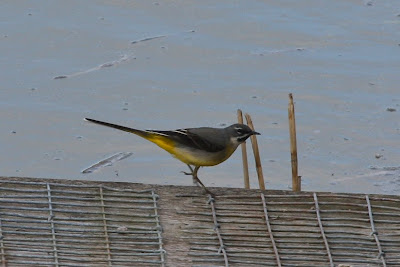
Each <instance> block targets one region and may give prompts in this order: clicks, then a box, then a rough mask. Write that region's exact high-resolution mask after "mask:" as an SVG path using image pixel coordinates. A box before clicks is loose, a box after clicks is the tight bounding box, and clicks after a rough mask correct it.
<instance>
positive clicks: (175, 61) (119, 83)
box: [0, 0, 400, 194]
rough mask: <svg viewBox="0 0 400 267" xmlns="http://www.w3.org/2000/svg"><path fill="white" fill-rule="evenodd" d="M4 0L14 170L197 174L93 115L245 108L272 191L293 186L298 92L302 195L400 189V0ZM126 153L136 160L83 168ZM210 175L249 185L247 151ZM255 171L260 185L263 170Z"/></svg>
mask: <svg viewBox="0 0 400 267" xmlns="http://www.w3.org/2000/svg"><path fill="white" fill-rule="evenodd" d="M0 7H1V8H0V25H1V27H0V50H1V51H2V52H1V54H0V55H1V60H0V66H1V72H0V79H1V87H0V120H1V125H0V129H1V131H0V147H1V152H0V170H1V171H0V175H2V176H34V177H57V178H70V179H89V180H107V181H110V180H112V181H130V182H144V183H159V184H180V185H189V184H191V179H189V177H186V176H184V175H183V174H181V173H179V172H180V171H182V170H186V169H185V168H186V166H185V165H184V164H182V163H181V162H179V161H177V160H174V159H173V158H171V157H170V155H169V154H168V153H166V152H164V151H160V150H159V149H158V148H157V147H156V146H154V145H152V144H151V143H148V142H146V141H145V140H142V139H140V138H138V137H136V136H131V135H129V134H127V133H123V132H118V131H116V130H112V129H107V128H102V127H100V126H96V125H91V124H89V123H87V122H84V121H83V120H82V119H83V118H84V117H90V118H95V119H100V120H106V121H110V122H114V123H119V124H124V125H127V126H132V127H137V128H145V129H147V128H151V129H175V128H181V127H196V126H214V127H222V126H224V125H229V124H231V123H234V122H235V120H236V110H237V109H238V108H241V109H242V110H243V111H244V112H248V113H250V114H251V115H252V117H253V121H254V123H255V126H256V128H257V131H259V132H261V133H262V135H261V136H259V139H258V140H259V145H260V152H261V158H262V164H263V168H264V174H265V176H266V180H267V184H266V185H267V187H268V188H273V189H287V188H288V186H289V185H290V181H291V177H290V175H291V173H290V154H289V137H288V122H287V102H288V93H290V92H292V93H293V94H294V98H295V102H296V119H297V131H298V141H297V142H298V146H299V152H298V153H299V167H300V170H299V173H300V175H302V176H303V189H304V190H316V191H337V192H369V193H390V194H399V193H400V170H399V167H400V150H399V141H400V140H399V139H400V117H399V116H400V91H399V84H400V76H399V70H400V43H399V40H400V38H399V37H400V31H399V27H400V16H399V14H400V2H398V1H347V0H346V1H344V0H343V1H322V2H321V1H311V0H309V1H301V2H299V1H277V2H270V1H268V2H262V1H201V2H199V1H169V2H163V1H160V2H155V1H133V2H132V1H103V2H102V1H50V2H49V1H34V2H32V1H2V3H1V4H0ZM55 78H57V79H55ZM119 152H132V153H133V155H132V156H130V157H128V158H125V159H123V160H121V161H118V162H114V163H113V165H112V166H109V167H104V168H100V169H99V170H97V171H95V172H93V173H90V174H82V173H81V171H82V170H83V169H85V168H87V167H88V166H90V165H91V164H94V163H96V162H99V161H101V160H102V159H104V158H106V157H108V156H111V155H114V154H116V153H119ZM249 155H250V154H249ZM250 164H251V166H254V162H253V161H252V160H250ZM200 177H201V178H202V180H203V182H204V183H205V184H206V185H210V186H211V185H212V186H228V187H242V186H243V181H242V167H241V158H240V153H236V154H234V156H232V158H230V159H229V160H228V161H226V162H225V163H223V164H221V165H219V166H216V167H213V168H203V169H201V171H200ZM251 179H252V181H251V185H252V187H256V186H257V182H256V175H255V172H254V170H253V168H251Z"/></svg>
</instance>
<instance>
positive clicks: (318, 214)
mask: <svg viewBox="0 0 400 267" xmlns="http://www.w3.org/2000/svg"><path fill="white" fill-rule="evenodd" d="M313 195H314V202H315V212H316V213H317V219H318V225H319V229H320V230H321V235H322V238H323V239H324V244H325V248H326V252H327V253H328V258H329V263H330V266H331V267H334V266H335V265H334V264H333V259H332V254H331V251H330V249H329V244H328V240H327V239H326V236H325V231H324V227H323V225H322V221H321V215H320V210H319V204H318V197H317V194H316V193H314V194H313Z"/></svg>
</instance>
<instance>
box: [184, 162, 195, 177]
mask: <svg viewBox="0 0 400 267" xmlns="http://www.w3.org/2000/svg"><path fill="white" fill-rule="evenodd" d="M186 165H187V166H188V167H189V169H190V172H184V171H182V173H184V174H185V175H193V168H192V166H190V165H189V164H186Z"/></svg>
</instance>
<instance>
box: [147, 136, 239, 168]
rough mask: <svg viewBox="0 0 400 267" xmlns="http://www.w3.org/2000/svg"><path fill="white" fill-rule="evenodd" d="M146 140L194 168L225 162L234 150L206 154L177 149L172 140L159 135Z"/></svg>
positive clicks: (193, 150)
mask: <svg viewBox="0 0 400 267" xmlns="http://www.w3.org/2000/svg"><path fill="white" fill-rule="evenodd" d="M147 139H148V140H149V141H151V142H153V143H155V144H156V145H158V146H159V147H161V148H162V149H164V150H166V151H168V152H169V153H171V154H172V155H173V156H174V157H175V158H177V159H179V160H180V161H182V162H183V163H186V164H189V165H194V166H214V165H217V164H220V163H221V162H223V161H225V160H227V159H228V158H229V157H230V156H231V155H232V153H233V152H234V151H235V150H236V147H235V148H232V149H226V150H223V151H219V152H207V151H200V150H195V149H190V148H187V149H185V148H182V147H180V148H179V147H177V146H176V145H175V143H174V142H173V141H172V140H170V139H168V138H165V137H164V136H160V135H154V136H151V137H150V138H147Z"/></svg>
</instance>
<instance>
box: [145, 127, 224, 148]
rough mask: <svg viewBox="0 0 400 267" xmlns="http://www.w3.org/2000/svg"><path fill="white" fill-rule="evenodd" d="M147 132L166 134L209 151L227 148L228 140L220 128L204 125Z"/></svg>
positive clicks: (180, 141) (190, 145)
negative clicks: (226, 142)
mask: <svg viewBox="0 0 400 267" xmlns="http://www.w3.org/2000/svg"><path fill="white" fill-rule="evenodd" d="M146 132H152V133H156V134H159V135H164V136H166V137H169V138H171V139H172V140H174V141H175V142H176V143H178V144H180V145H182V146H186V147H191V148H194V149H200V150H204V151H207V152H218V151H222V150H224V149H225V141H226V140H225V139H224V138H223V137H224V136H223V135H221V132H220V129H214V128H206V127H203V128H190V129H178V130H175V131H157V130H146Z"/></svg>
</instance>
